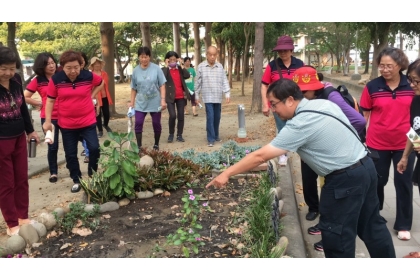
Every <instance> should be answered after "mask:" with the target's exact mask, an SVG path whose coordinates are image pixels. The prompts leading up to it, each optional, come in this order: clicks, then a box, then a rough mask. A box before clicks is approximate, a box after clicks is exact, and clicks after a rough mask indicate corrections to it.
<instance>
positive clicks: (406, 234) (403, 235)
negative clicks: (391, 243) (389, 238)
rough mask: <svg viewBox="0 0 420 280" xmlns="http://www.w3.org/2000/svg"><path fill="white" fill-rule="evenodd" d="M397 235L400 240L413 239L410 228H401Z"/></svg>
mask: <svg viewBox="0 0 420 280" xmlns="http://www.w3.org/2000/svg"><path fill="white" fill-rule="evenodd" d="M397 237H398V239H399V240H404V241H407V240H410V239H411V234H410V232H409V231H408V230H400V231H399V232H398V236H397Z"/></svg>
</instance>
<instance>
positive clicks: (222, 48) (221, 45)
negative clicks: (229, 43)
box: [216, 36, 226, 68]
mask: <svg viewBox="0 0 420 280" xmlns="http://www.w3.org/2000/svg"><path fill="white" fill-rule="evenodd" d="M216 44H217V50H218V51H219V62H220V64H222V65H223V67H224V68H226V65H225V64H226V43H225V41H224V40H223V39H222V38H221V37H220V36H219V37H217V38H216Z"/></svg>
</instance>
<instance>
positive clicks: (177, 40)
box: [172, 22, 181, 56]
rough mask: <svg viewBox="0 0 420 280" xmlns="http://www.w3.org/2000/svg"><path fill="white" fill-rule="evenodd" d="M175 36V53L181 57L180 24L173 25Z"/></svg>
mask: <svg viewBox="0 0 420 280" xmlns="http://www.w3.org/2000/svg"><path fill="white" fill-rule="evenodd" d="M172 25H173V35H174V51H175V52H176V53H177V54H178V55H179V56H181V33H180V32H179V22H174V23H173V24H172Z"/></svg>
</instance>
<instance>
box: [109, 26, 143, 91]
mask: <svg viewBox="0 0 420 280" xmlns="http://www.w3.org/2000/svg"><path fill="white" fill-rule="evenodd" d="M113 26H114V30H115V35H114V42H115V48H114V50H115V62H116V66H117V71H118V74H119V80H118V83H122V82H124V81H125V80H124V71H125V69H126V68H127V67H128V65H129V64H130V61H131V57H133V55H134V54H136V53H137V49H138V47H139V46H140V42H139V40H138V38H137V36H138V34H140V33H141V31H140V26H139V24H138V23H135V22H114V24H113ZM123 63H124V64H123Z"/></svg>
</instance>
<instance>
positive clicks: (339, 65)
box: [335, 53, 341, 73]
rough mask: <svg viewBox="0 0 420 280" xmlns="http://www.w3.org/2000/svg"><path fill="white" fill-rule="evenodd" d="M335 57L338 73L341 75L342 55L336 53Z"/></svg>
mask: <svg viewBox="0 0 420 280" xmlns="http://www.w3.org/2000/svg"><path fill="white" fill-rule="evenodd" d="M335 57H336V58H337V73H341V54H340V53H336V54H335Z"/></svg>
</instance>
